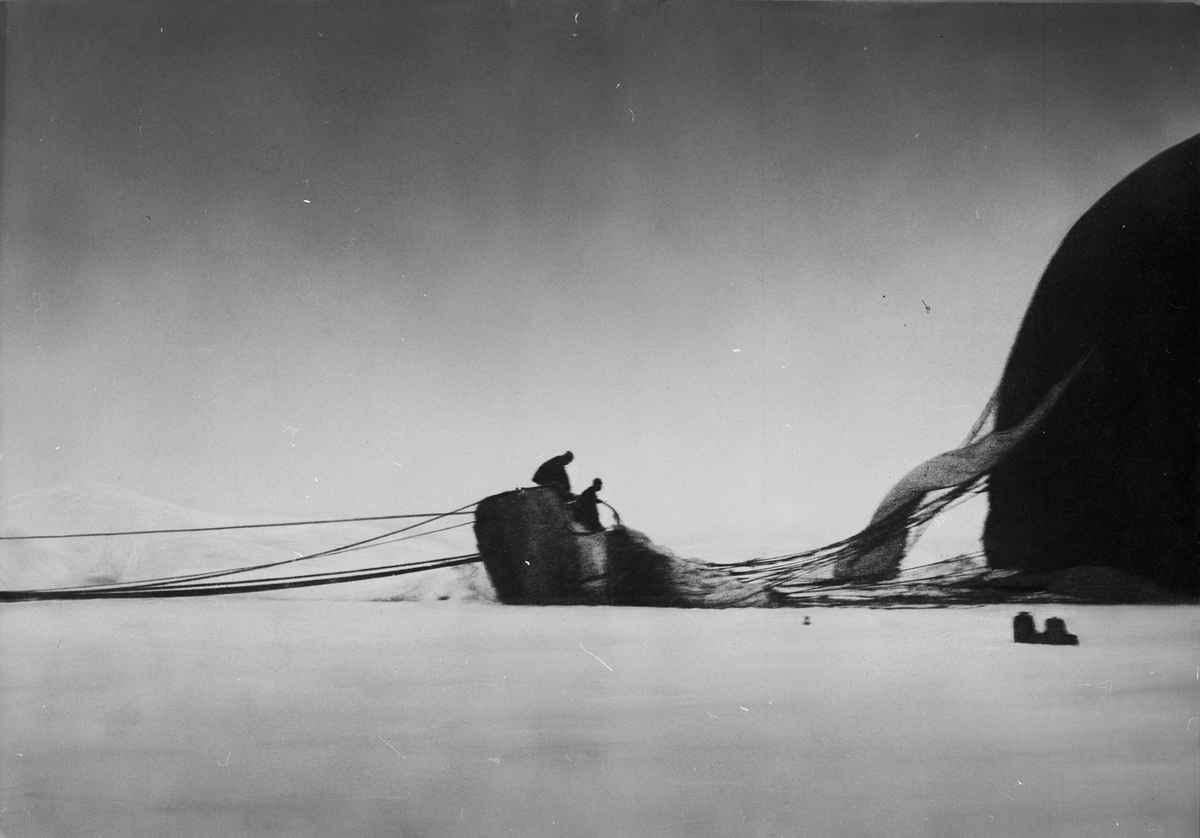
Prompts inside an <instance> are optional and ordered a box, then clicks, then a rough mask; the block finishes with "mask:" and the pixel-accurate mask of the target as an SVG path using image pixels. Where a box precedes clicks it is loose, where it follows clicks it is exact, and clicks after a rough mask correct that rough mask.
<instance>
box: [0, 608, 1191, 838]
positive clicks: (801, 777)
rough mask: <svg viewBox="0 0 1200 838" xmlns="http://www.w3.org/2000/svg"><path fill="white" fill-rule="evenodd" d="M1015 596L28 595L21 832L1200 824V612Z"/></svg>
mask: <svg viewBox="0 0 1200 838" xmlns="http://www.w3.org/2000/svg"><path fill="white" fill-rule="evenodd" d="M1017 610H1019V609H1018V608H1017V607H1016V606H986V607H979V608H947V609H932V610H906V611H888V610H870V609H863V608H840V609H829V608H817V609H780V610H763V609H754V610H749V611H703V610H650V609H630V608H584V607H575V608H570V607H560V608H537V607H530V608H519V607H505V606H498V605H480V604H463V603H442V604H417V603H363V602H320V601H285V600H265V599H250V598H218V599H208V600H171V601H133V602H120V601H110V602H75V603H57V602H50V603H18V604H12V605H5V606H2V607H0V731H2V733H0V779H2V782H0V830H2V831H3V833H4V834H5V835H6V836H8V838H24V836H45V835H57V836H66V835H105V836H107V835H153V836H172V835H179V836H217V835H221V836H258V835H263V836H267V835H269V836H321V838H328V837H329V836H363V838H370V837H371V836H415V835H428V836H433V835H437V836H441V835H472V836H474V835H497V836H503V835H523V836H543V835H545V836H549V835H562V836H635V837H636V836H643V835H644V836H706V835H708V836H732V835H754V836H781V835H787V836H792V835H814V836H854V837H855V838H859V836H874V835H880V836H882V835H887V836H892V835H899V836H904V835H931V836H940V835H945V836H965V835H971V836H1039V837H1040V836H1084V835H1086V836H1094V835H1111V836H1122V835H1129V836H1132V835H1144V834H1150V835H1164V836H1171V835H1174V836H1194V835H1196V834H1197V830H1198V828H1200V803H1198V800H1197V788H1198V787H1200V786H1198V783H1200V760H1198V754H1200V644H1198V638H1200V609H1197V608H1194V607H1144V606H1143V607H1131V606H1061V605H1058V606H1053V607H1052V608H1050V607H1046V608H1035V609H1033V610H1034V616H1035V618H1037V619H1038V621H1039V624H1040V623H1041V622H1042V621H1044V618H1045V617H1047V616H1060V617H1062V618H1064V619H1065V620H1066V623H1067V627H1068V629H1069V630H1070V631H1071V632H1073V633H1075V634H1078V635H1079V637H1080V639H1081V645H1080V646H1079V647H1047V646H1026V645H1020V646H1018V645H1016V644H1014V643H1013V642H1012V628H1011V619H1012V616H1013V614H1015V612H1016V611H1017ZM806 616H807V617H809V618H811V625H804V624H803V618H804V617H806ZM1160 830H1161V831H1160Z"/></svg>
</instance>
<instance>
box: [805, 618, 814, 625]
mask: <svg viewBox="0 0 1200 838" xmlns="http://www.w3.org/2000/svg"><path fill="white" fill-rule="evenodd" d="M804 625H806V626H811V625H812V621H811V620H809V619H808V617H805V618H804Z"/></svg>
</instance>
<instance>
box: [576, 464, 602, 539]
mask: <svg viewBox="0 0 1200 838" xmlns="http://www.w3.org/2000/svg"><path fill="white" fill-rule="evenodd" d="M603 487H604V484H603V483H602V482H601V481H600V478H599V477H597V478H596V479H595V480H593V481H592V485H591V486H589V487H588V488H586V489H584V490H583V491H582V492H580V493H579V497H577V498H575V520H576V521H578V522H579V523H580V524H582V525H583V526H585V527H587V528H588V529H589V530H591V531H592V532H597V531H599V530H602V529H604V525H603V524H601V523H600V511H599V509H598V508H597V507H598V506H599V504H600V499H599V498H598V497H596V493H597V492H599V491H600V489H602V488H603Z"/></svg>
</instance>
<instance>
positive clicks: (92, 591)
mask: <svg viewBox="0 0 1200 838" xmlns="http://www.w3.org/2000/svg"><path fill="white" fill-rule="evenodd" d="M476 504H477V502H473V503H469V504H467V505H466V506H461V507H459V508H458V509H454V510H451V511H450V512H441V513H428V514H423V515H420V516H418V515H387V516H373V517H370V518H346V519H336V520H335V519H329V520H325V521H310V522H298V523H297V524H249V525H242V527H261V526H298V525H300V524H303V523H311V524H317V523H347V522H356V521H372V520H373V521H380V520H393V519H397V518H414V517H421V518H424V519H425V520H422V521H418V522H417V523H415V524H409V525H408V526H406V527H400V528H399V529H395V530H392V531H390V532H386V533H383V534H381V535H376V536H372V537H370V538H364V539H362V540H360V541H355V542H351V543H350V544H343V545H341V546H339V547H333V548H331V549H329V550H322V551H320V552H317V553H309V554H308V555H304V556H296V557H294V558H291V559H283V560H281V561H275V562H264V563H262V564H257V565H250V566H248V567H238V568H232V569H229V570H216V571H208V572H205V573H192V574H185V575H180V576H164V577H158V578H154V579H141V580H138V581H136V582H126V583H119V584H103V585H79V586H73V587H66V588H50V589H37V590H26V591H0V602H16V601H20V600H33V599H37V600H45V599H98V598H112V597H150V596H205V595H216V594H223V593H250V592H259V591H271V590H281V589H285V588H292V587H311V586H313V585H330V584H334V583H336V582H354V581H360V580H363V579H377V578H383V577H387V576H399V575H403V574H407V573H416V572H418V571H422V570H434V569H437V568H441V567H454V566H456V565H461V564H470V563H472V562H476V561H479V560H480V556H479V554H478V553H470V554H463V555H459V556H450V557H447V558H443V559H430V560H425V561H421V562H413V563H409V564H403V565H391V566H387V567H377V568H366V569H361V570H348V571H326V572H324V573H316V574H307V575H303V576H289V577H276V578H271V579H245V580H240V581H239V580H233V581H229V582H222V583H214V582H212V581H211V580H213V579H219V578H221V577H227V576H235V575H238V574H242V573H249V572H251V571H255V570H266V569H268V568H272V567H280V566H282V565H286V564H295V563H297V562H302V561H308V560H310V559H317V558H323V557H327V556H336V555H341V554H342V553H348V552H351V551H354V550H361V549H364V548H365V547H375V546H381V545H382V544H391V543H394V542H396V541H405V540H407V539H409V538H416V537H418V536H423V535H432V534H433V533H436V532H445V531H446V530H451V529H456V528H458V527H463V526H466V525H467V524H469V523H470V522H465V523H462V524H454V525H452V526H449V527H442V528H440V529H437V530H429V531H426V532H419V533H414V534H412V535H409V536H403V537H401V538H396V539H392V536H396V535H399V534H400V533H404V532H409V531H411V530H414V529H417V528H418V527H423V526H425V525H427V524H430V523H433V522H434V521H437V520H440V519H442V518H447V517H450V516H452V515H467V514H470V513H469V512H468V511H467V510H469V509H471V508H472V507H474V506H476ZM237 528H241V527H232V529H237ZM211 529H227V528H219V527H218V528H208V527H202V528H193V529H186V530H148V531H146V532H145V533H144V534H151V533H160V532H203V531H208V530H211ZM134 534H143V533H133V532H130V533H95V534H92V535H94V536H104V535H134ZM84 535H86V534H82V533H81V534H75V535H70V536H46V537H48V538H59V537H64V538H77V537H82V536H84ZM27 537H28V538H34V537H37V536H27ZM383 539H391V540H389V541H383ZM10 540H15V539H10Z"/></svg>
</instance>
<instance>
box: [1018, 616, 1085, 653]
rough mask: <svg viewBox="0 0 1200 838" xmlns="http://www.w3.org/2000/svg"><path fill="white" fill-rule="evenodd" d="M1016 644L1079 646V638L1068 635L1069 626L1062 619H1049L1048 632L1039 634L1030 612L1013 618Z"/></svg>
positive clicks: (1047, 622) (1047, 623)
mask: <svg viewBox="0 0 1200 838" xmlns="http://www.w3.org/2000/svg"><path fill="white" fill-rule="evenodd" d="M1013 642H1014V643H1040V644H1043V645H1046V646H1078V645H1079V638H1078V637H1076V636H1075V635H1073V634H1068V633H1067V624H1066V623H1065V622H1063V620H1062V619H1061V618H1060V617H1047V618H1046V630H1045V631H1043V632H1039V631H1038V630H1037V626H1036V624H1035V623H1034V622H1033V616H1032V615H1031V614H1030V613H1029V612H1028V611H1022V612H1021V613H1020V614H1018V615H1017V616H1015V617H1013Z"/></svg>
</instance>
